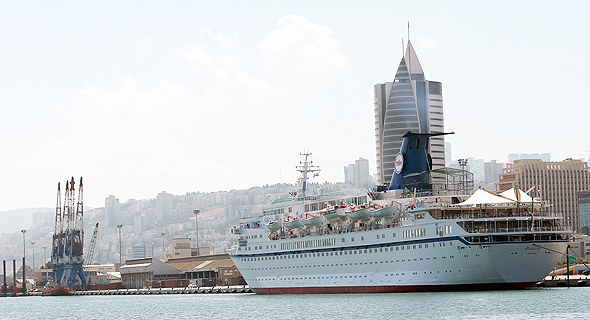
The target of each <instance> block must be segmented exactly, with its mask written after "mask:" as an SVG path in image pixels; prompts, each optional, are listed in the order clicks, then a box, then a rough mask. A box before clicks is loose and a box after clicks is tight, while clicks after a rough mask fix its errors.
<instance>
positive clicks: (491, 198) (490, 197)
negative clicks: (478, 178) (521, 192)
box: [459, 189, 516, 206]
mask: <svg viewBox="0 0 590 320" xmlns="http://www.w3.org/2000/svg"><path fill="white" fill-rule="evenodd" d="M515 202H516V201H515V200H512V199H509V198H507V197H504V196H501V195H497V194H496V193H494V192H492V191H489V190H486V189H477V190H476V191H475V192H474V193H473V194H472V195H471V197H469V199H467V201H463V202H461V203H459V205H460V206H463V205H465V206H466V205H478V204H497V203H515Z"/></svg>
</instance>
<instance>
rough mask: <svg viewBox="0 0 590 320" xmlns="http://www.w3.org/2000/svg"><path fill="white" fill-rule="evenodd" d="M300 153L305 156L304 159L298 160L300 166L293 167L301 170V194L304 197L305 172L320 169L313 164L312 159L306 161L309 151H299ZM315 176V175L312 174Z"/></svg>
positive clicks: (305, 185) (305, 186)
mask: <svg viewBox="0 0 590 320" xmlns="http://www.w3.org/2000/svg"><path fill="white" fill-rule="evenodd" d="M300 155H302V156H305V161H303V162H299V163H300V164H301V165H300V166H295V168H297V171H299V172H301V178H300V180H301V196H302V197H305V191H306V190H307V179H308V178H307V174H308V173H313V172H316V171H320V169H319V167H318V166H314V165H313V161H307V158H308V157H309V156H311V153H310V152H305V151H304V152H303V153H300ZM314 176H315V175H314Z"/></svg>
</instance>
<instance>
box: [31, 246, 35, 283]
mask: <svg viewBox="0 0 590 320" xmlns="http://www.w3.org/2000/svg"><path fill="white" fill-rule="evenodd" d="M31 244H32V245H33V275H34V274H35V241H31Z"/></svg>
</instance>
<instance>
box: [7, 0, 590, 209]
mask: <svg viewBox="0 0 590 320" xmlns="http://www.w3.org/2000/svg"><path fill="white" fill-rule="evenodd" d="M588 12H590V2H587V1H564V2H555V1H489V2H481V1H477V2H476V1H444V2H443V1H363V2H360V1H223V0H220V1H166V2H164V1H100V2H79V1H55V2H51V3H48V2H46V1H13V2H7V1H4V2H2V3H0V35H1V36H0V150H1V153H0V211H4V210H11V209H17V208H32V207H52V206H54V205H55V202H56V189H57V183H58V182H59V181H61V182H62V184H63V183H64V182H65V181H66V180H68V179H69V178H70V177H72V176H74V177H75V179H76V180H78V179H79V177H83V178H84V204H85V205H86V206H90V207H102V206H104V199H105V198H106V197H107V196H109V195H111V194H112V195H115V196H116V197H118V198H119V199H120V201H121V202H125V201H127V200H128V199H145V198H155V197H156V196H157V194H158V193H159V192H161V191H167V192H168V193H172V194H177V195H178V194H184V193H186V192H194V191H201V192H214V191H221V190H231V189H246V188H250V187H254V186H260V185H265V184H274V183H278V182H283V183H289V182H290V183H293V182H295V179H296V171H295V165H298V164H299V161H301V160H302V157H301V156H300V153H302V152H304V151H308V152H311V153H312V156H311V157H312V160H313V161H314V164H315V165H319V166H320V168H321V169H322V172H321V174H320V176H319V178H318V179H319V180H316V181H318V182H324V181H329V182H337V181H343V180H344V170H343V167H344V166H345V165H348V164H350V163H354V160H356V159H358V158H359V157H363V158H366V159H369V161H370V165H371V167H370V171H371V174H373V173H375V142H374V141H375V137H374V131H375V127H374V111H373V86H374V85H375V84H377V83H383V82H387V81H392V80H393V78H394V76H395V71H396V70H397V66H398V65H399V62H400V60H401V58H402V41H407V38H408V22H409V25H410V29H409V36H410V41H411V42H412V44H413V46H414V48H415V50H416V53H417V55H418V58H419V59H420V62H421V64H422V68H423V69H424V72H425V75H426V78H427V79H428V80H433V81H440V82H442V84H443V97H444V118H445V130H446V131H454V132H455V135H452V136H448V137H447V138H446V140H447V141H448V142H451V145H452V153H453V158H455V159H458V158H464V157H475V158H483V159H485V160H486V161H489V160H492V159H495V160H499V161H506V158H507V156H508V154H510V153H545V152H547V153H551V156H552V160H557V161H560V160H563V159H565V158H590V146H588V145H587V143H586V139H587V126H586V123H587V119H588V118H590V110H589V108H588V102H587V101H588V99H587V94H586V93H587V92H588V87H589V85H588V79H589V78H590V77H589V75H590V59H589V58H588V57H590V19H587V13H588Z"/></svg>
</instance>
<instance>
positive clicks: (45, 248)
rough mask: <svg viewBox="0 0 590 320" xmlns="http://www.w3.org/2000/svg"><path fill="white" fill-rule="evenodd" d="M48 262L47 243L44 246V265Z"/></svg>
mask: <svg viewBox="0 0 590 320" xmlns="http://www.w3.org/2000/svg"><path fill="white" fill-rule="evenodd" d="M46 263H47V245H44V246H43V265H44V266H45V264H46Z"/></svg>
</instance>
